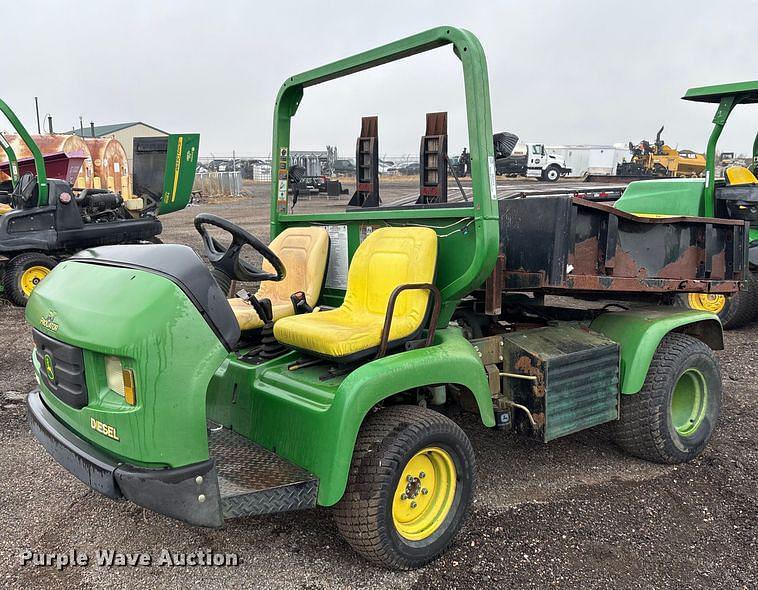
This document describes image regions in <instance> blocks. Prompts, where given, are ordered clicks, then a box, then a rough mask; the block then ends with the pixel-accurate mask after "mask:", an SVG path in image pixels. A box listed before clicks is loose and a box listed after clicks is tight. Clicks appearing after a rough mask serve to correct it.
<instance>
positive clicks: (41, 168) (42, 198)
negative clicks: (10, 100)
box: [0, 99, 48, 207]
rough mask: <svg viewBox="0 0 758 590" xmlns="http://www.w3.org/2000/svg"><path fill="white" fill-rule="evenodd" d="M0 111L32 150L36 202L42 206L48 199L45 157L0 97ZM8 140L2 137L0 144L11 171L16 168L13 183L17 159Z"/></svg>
mask: <svg viewBox="0 0 758 590" xmlns="http://www.w3.org/2000/svg"><path fill="white" fill-rule="evenodd" d="M0 111H2V112H3V114H4V115H5V117H6V118H7V119H8V121H9V122H10V124H11V125H12V126H13V128H14V129H15V130H16V133H18V134H19V136H20V137H21V139H22V140H23V142H24V143H25V144H26V147H28V148H29V151H30V152H32V156H34V167H35V169H36V171H37V187H38V190H39V199H38V201H37V202H38V204H39V206H40V207H44V206H45V205H47V202H48V199H47V193H48V188H47V172H46V171H45V159H44V158H43V157H42V152H40V150H39V147H38V146H37V144H36V143H35V141H34V140H33V139H32V136H31V135H29V132H28V131H27V130H26V127H24V126H23V124H22V123H21V121H19V119H18V117H16V114H15V113H14V112H13V111H12V110H11V108H10V107H9V106H8V105H7V104H6V103H5V101H3V100H2V99H0ZM7 143H8V142H7V141H5V138H3V140H2V141H0V145H2V147H3V150H4V151H5V153H6V154H7V156H8V161H9V162H10V165H11V171H13V168H14V165H15V168H16V178H15V179H13V185H14V186H15V184H16V183H17V182H18V160H17V159H16V154H15V153H14V152H13V149H11V147H10V145H7V147H6V145H5V144H7ZM12 176H13V175H11V177H12Z"/></svg>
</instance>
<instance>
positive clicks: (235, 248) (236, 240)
mask: <svg viewBox="0 0 758 590" xmlns="http://www.w3.org/2000/svg"><path fill="white" fill-rule="evenodd" d="M208 225H213V226H215V227H218V228H220V229H223V230H224V231H226V232H228V233H229V234H230V235H231V236H232V243H231V245H230V246H229V247H228V248H224V247H223V246H222V245H221V244H219V243H218V241H217V240H216V239H214V238H213V237H212V236H211V235H210V233H209V232H208V228H207V227H206V226H208ZM195 229H196V230H197V231H198V233H199V234H200V236H201V237H202V238H203V245H204V246H205V253H206V255H207V256H208V260H210V262H211V264H212V265H213V268H215V269H216V270H218V271H221V272H222V273H224V274H225V275H226V276H228V277H229V278H231V279H234V280H236V281H243V282H249V281H281V280H282V279H283V278H284V277H285V275H286V274H287V273H286V270H285V268H284V263H283V262H282V261H281V260H280V259H279V257H278V256H277V255H276V254H274V253H273V251H272V250H271V249H270V248H269V247H268V246H266V244H264V243H263V242H261V241H260V240H259V239H258V238H256V237H255V236H253V235H252V234H249V233H248V232H246V231H245V230H244V229H242V228H241V227H240V226H238V225H236V224H234V223H232V222H231V221H227V220H226V219H224V218H222V217H218V216H217V215H211V214H209V213H201V214H200V215H198V216H197V217H195ZM245 245H248V246H250V247H251V248H253V250H255V251H256V252H258V253H260V255H261V256H263V258H265V259H266V260H268V261H269V262H270V263H271V266H273V267H274V271H275V272H273V273H270V272H264V271H263V270H262V269H257V268H255V267H253V266H252V265H250V264H249V263H247V262H245V261H244V260H240V251H241V250H242V246H245Z"/></svg>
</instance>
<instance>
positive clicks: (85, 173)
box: [0, 133, 95, 188]
mask: <svg viewBox="0 0 758 590" xmlns="http://www.w3.org/2000/svg"><path fill="white" fill-rule="evenodd" d="M5 139H7V140H8V143H9V144H10V145H11V147H12V148H13V151H14V152H15V154H16V158H17V159H19V160H21V159H22V158H31V157H32V152H31V150H30V149H29V148H27V147H26V144H25V143H24V142H23V140H22V139H21V137H19V136H18V135H14V134H10V133H9V134H6V135H5ZM32 139H33V140H34V142H35V143H36V144H37V146H38V147H39V149H40V151H41V152H42V155H43V156H47V155H50V154H55V153H57V152H64V153H66V154H73V153H75V152H83V153H84V156H85V160H84V163H83V164H82V169H81V170H80V171H79V176H77V178H76V183H75V184H74V187H75V188H95V185H94V181H93V163H92V156H91V154H90V151H89V148H88V147H87V144H86V142H85V141H84V140H83V139H82V138H81V137H79V136H78V135H32ZM0 157H2V158H3V159H5V154H4V153H0Z"/></svg>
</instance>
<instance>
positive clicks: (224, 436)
mask: <svg viewBox="0 0 758 590" xmlns="http://www.w3.org/2000/svg"><path fill="white" fill-rule="evenodd" d="M208 450H209V452H210V456H211V458H212V459H214V461H215V463H216V469H217V472H218V487H219V491H220V493H221V511H222V514H223V516H224V518H225V519H226V518H237V517H240V516H250V515H255V514H269V513H272V512H285V511H289V510H303V509H306V508H313V507H314V506H316V496H317V495H318V479H317V478H316V477H315V476H313V475H312V474H310V473H308V472H307V471H305V470H304V469H301V468H300V467H297V466H296V465H293V464H292V463H290V462H289V461H285V460H284V459H282V458H281V457H279V456H278V455H276V454H275V453H272V452H271V451H268V450H266V449H264V448H263V447H261V446H259V445H257V444H255V443H254V442H251V441H250V440H248V439H247V438H245V437H243V436H241V435H239V434H237V433H235V432H232V431H231V430H228V429H226V428H218V429H211V430H210V431H209V432H208Z"/></svg>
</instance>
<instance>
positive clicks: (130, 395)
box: [105, 356, 137, 406]
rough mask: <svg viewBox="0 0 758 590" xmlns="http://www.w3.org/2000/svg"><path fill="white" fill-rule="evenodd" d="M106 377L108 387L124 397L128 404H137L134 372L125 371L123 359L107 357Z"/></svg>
mask: <svg viewBox="0 0 758 590" xmlns="http://www.w3.org/2000/svg"><path fill="white" fill-rule="evenodd" d="M105 376H106V378H107V380H108V387H109V388H110V389H111V390H112V391H115V392H116V393H117V394H119V395H120V396H122V397H123V398H124V400H125V401H126V403H127V404H129V405H130V406H134V405H136V404H137V392H136V391H135V389H134V372H133V371H132V370H131V369H124V366H123V365H122V364H121V359H120V358H118V357H117V356H106V357H105Z"/></svg>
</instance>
